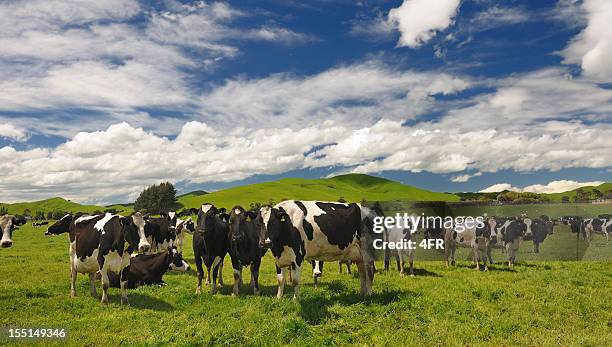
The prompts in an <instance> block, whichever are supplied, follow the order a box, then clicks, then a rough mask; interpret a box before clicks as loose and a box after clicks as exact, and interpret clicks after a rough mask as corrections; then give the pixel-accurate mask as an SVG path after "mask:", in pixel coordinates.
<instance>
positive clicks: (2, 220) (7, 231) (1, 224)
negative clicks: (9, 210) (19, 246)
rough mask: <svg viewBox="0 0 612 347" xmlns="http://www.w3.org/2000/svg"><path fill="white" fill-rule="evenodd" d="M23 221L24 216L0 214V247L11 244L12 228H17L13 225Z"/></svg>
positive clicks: (23, 222)
mask: <svg viewBox="0 0 612 347" xmlns="http://www.w3.org/2000/svg"><path fill="white" fill-rule="evenodd" d="M25 223H26V220H25V219H24V218H17V217H15V216H13V215H10V214H5V215H2V216H0V232H1V233H2V240H0V247H2V248H8V247H11V246H12V245H13V240H12V237H13V230H15V229H17V228H16V227H15V226H20V225H24V224H25Z"/></svg>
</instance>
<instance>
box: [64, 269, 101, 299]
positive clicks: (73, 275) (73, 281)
mask: <svg viewBox="0 0 612 347" xmlns="http://www.w3.org/2000/svg"><path fill="white" fill-rule="evenodd" d="M94 275H95V273H94ZM76 279H77V271H76V269H75V267H74V265H72V266H71V267H70V296H71V297H73V298H74V297H75V296H76Z"/></svg>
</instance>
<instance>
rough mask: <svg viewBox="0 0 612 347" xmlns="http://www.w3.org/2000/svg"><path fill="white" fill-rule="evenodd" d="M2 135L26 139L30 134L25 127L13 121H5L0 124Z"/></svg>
mask: <svg viewBox="0 0 612 347" xmlns="http://www.w3.org/2000/svg"><path fill="white" fill-rule="evenodd" d="M0 137H4V138H7V139H11V140H15V141H26V140H27V139H28V137H29V136H28V133H27V132H26V131H25V130H24V129H21V128H18V127H16V126H14V125H13V124H11V123H3V124H0Z"/></svg>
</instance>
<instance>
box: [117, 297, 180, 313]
mask: <svg viewBox="0 0 612 347" xmlns="http://www.w3.org/2000/svg"><path fill="white" fill-rule="evenodd" d="M128 301H129V302H130V306H131V307H133V308H136V309H149V310H154V311H163V312H169V311H173V310H174V307H173V306H172V305H170V304H169V303H168V302H166V301H163V300H160V299H158V298H155V297H152V296H148V295H144V294H140V293H133V292H132V293H130V292H128ZM109 302H111V303H120V302H121V296H120V295H109Z"/></svg>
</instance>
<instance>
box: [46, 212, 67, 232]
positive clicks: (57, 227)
mask: <svg viewBox="0 0 612 347" xmlns="http://www.w3.org/2000/svg"><path fill="white" fill-rule="evenodd" d="M73 220H74V216H73V215H71V214H67V215H65V216H64V217H62V218H60V220H58V221H57V222H55V223H54V224H53V225H51V226H50V227H48V228H47V232H45V235H59V234H63V233H67V232H69V231H70V225H71V224H72V221H73Z"/></svg>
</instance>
